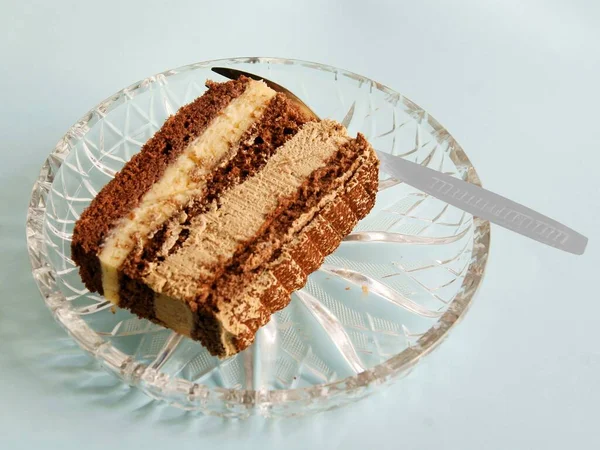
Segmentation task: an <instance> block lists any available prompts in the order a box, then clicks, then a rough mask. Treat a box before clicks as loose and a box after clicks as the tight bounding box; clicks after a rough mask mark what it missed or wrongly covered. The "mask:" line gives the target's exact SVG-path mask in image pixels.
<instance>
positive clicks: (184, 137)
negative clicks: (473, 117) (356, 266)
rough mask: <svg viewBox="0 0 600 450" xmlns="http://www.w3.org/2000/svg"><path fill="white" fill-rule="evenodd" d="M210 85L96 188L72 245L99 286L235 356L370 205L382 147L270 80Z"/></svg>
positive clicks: (88, 279)
mask: <svg viewBox="0 0 600 450" xmlns="http://www.w3.org/2000/svg"><path fill="white" fill-rule="evenodd" d="M207 87H208V90H207V92H206V93H205V94H204V95H203V96H202V97H200V98H198V99H196V100H195V101H194V102H192V103H190V104H189V105H186V106H184V107H182V108H181V109H180V110H179V111H178V112H177V114H175V115H174V116H172V117H170V118H169V119H168V120H167V121H166V123H165V124H164V125H163V127H162V128H161V129H160V130H159V131H158V132H157V133H156V134H155V135H154V136H153V137H152V138H151V139H150V140H149V141H148V142H147V143H146V144H145V145H144V146H143V148H142V150H141V152H140V153H138V154H136V155H135V156H134V157H133V158H132V159H131V160H130V161H129V162H128V163H127V164H126V165H125V166H124V167H123V169H122V170H121V171H120V172H119V173H118V174H117V176H116V177H115V178H114V179H113V180H112V181H111V182H110V183H108V184H107V185H106V186H105V187H104V188H103V189H102V190H101V191H100V193H99V194H98V195H97V196H96V197H95V198H94V200H93V201H92V203H91V204H90V206H89V207H88V208H87V209H86V210H85V211H84V212H83V214H82V215H81V218H80V219H79V220H78V221H77V223H76V225H75V229H74V233H73V241H72V249H71V251H72V258H73V260H74V261H75V263H76V264H77V265H78V266H79V271H80V275H81V278H82V280H83V282H84V284H85V285H86V287H87V288H88V289H89V290H90V291H94V292H98V293H100V294H102V295H104V297H105V298H107V299H108V300H110V301H111V302H112V303H114V304H115V305H117V306H119V307H122V308H127V309H129V310H130V311H132V312H133V313H135V314H137V315H138V316H140V317H143V318H146V319H149V320H151V321H153V322H156V323H159V324H162V325H164V326H166V327H168V328H171V329H173V330H175V331H176V332H178V333H181V334H184V335H186V336H189V337H190V338H192V339H196V340H199V341H200V342H201V343H202V344H203V345H204V346H205V347H206V348H207V349H208V350H209V351H210V353H211V354H213V355H217V356H219V357H227V356H230V355H233V354H235V353H237V352H239V351H241V350H243V349H245V348H246V347H247V346H248V345H250V344H251V343H252V341H253V340H254V335H255V334H256V331H257V330H258V328H259V327H260V326H262V325H264V324H266V323H267V321H268V320H269V317H270V316H271V314H273V313H274V312H276V311H278V310H279V309H281V308H283V307H285V306H286V305H287V304H288V303H289V301H290V295H291V293H292V292H293V291H294V290H296V289H298V288H300V287H302V286H303V285H304V284H305V283H306V279H307V276H308V275H309V274H310V273H311V272H312V271H314V270H316V269H317V268H318V267H319V265H320V264H321V263H322V261H323V258H324V257H325V256H327V255H328V254H329V253H331V252H332V251H334V250H335V249H336V248H337V246H338V245H339V244H340V242H341V240H342V239H343V237H344V236H345V235H346V234H348V233H349V232H350V231H351V230H352V228H353V227H354V226H355V225H356V223H357V221H358V220H360V219H361V218H363V217H364V216H365V215H366V214H367V213H368V212H369V210H370V209H371V208H372V206H373V204H374V202H375V193H376V191H377V179H378V160H377V157H376V156H375V152H374V151H373V149H372V148H371V146H370V145H369V144H368V142H367V141H366V140H365V138H364V137H363V136H362V135H360V134H359V135H358V136H357V137H356V139H352V138H350V137H348V135H347V133H346V130H345V129H344V127H343V126H342V125H340V124H338V123H336V122H333V121H330V120H323V121H314V120H310V119H309V118H308V117H306V116H304V115H303V113H302V112H301V111H300V110H299V109H298V108H297V107H296V106H295V105H294V104H293V103H292V101H291V100H289V99H288V98H287V97H286V96H285V95H284V94H280V93H279V94H278V93H276V92H275V91H273V90H272V89H270V88H269V87H267V85H266V84H264V83H263V82H260V81H254V80H251V79H249V78H243V77H242V78H240V79H238V80H235V81H228V82H225V83H213V82H207Z"/></svg>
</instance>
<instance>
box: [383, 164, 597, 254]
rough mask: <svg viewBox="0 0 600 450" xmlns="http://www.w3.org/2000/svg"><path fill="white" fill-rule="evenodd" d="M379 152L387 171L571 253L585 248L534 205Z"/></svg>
mask: <svg viewBox="0 0 600 450" xmlns="http://www.w3.org/2000/svg"><path fill="white" fill-rule="evenodd" d="M377 155H378V156H379V159H380V161H381V162H382V166H383V170H384V171H385V172H388V173H389V174H391V175H393V176H394V177H395V178H398V179H399V180H402V181H404V182H405V183H407V184H409V185H411V186H413V187H415V188H417V189H419V190H421V191H423V192H425V193H427V194H429V195H431V196H433V197H436V198H438V199H440V200H442V201H444V202H446V203H449V204H451V205H453V206H456V207H457V208H460V209H461V210H463V211H466V212H468V213H471V214H473V215H474V216H477V217H480V218H482V219H485V220H489V221H490V222H492V223H495V224H497V225H500V226H502V227H504V228H507V229H509V230H511V231H514V232H516V233H519V234H521V235H523V236H526V237H528V238H530V239H534V240H536V241H538V242H541V243H543V244H546V245H550V246H552V247H555V248H558V249H560V250H564V251H566V252H569V253H574V254H577V255H581V254H583V252H584V251H585V248H586V246H587V242H588V239H587V238H586V237H585V236H583V235H582V234H580V233H578V232H577V231H575V230H573V229H571V228H569V227H567V226H566V225H563V224H561V223H560V222H557V221H556V220H554V219H551V218H549V217H547V216H544V215H543V214H540V213H538V212H536V211H534V210H533V209H531V208H528V207H526V206H523V205H521V204H519V203H516V202H513V201H512V200H509V199H507V198H506V197H502V196H501V195H498V194H495V193H494V192H491V191H488V190H486V189H483V188H481V187H479V186H477V185H475V184H472V183H468V182H466V181H463V180H460V179H458V178H455V177H452V176H450V175H446V174H443V173H441V172H438V171H436V170H433V169H430V168H428V167H424V166H421V165H420V164H416V163H413V162H410V161H407V160H405V159H402V158H400V157H398V156H393V155H390V154H388V153H383V152H377Z"/></svg>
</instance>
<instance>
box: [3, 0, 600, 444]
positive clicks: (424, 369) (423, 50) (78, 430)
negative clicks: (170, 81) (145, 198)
mask: <svg viewBox="0 0 600 450" xmlns="http://www.w3.org/2000/svg"><path fill="white" fill-rule="evenodd" d="M0 36H1V38H0V57H1V63H0V93H1V97H0V98H1V101H0V146H1V150H0V151H1V152H2V153H1V156H2V158H1V162H0V175H1V177H0V180H1V181H0V183H1V184H0V205H1V206H2V210H1V214H0V216H1V220H0V232H1V235H0V236H1V242H0V248H2V249H3V250H2V251H3V253H2V254H1V256H0V448H2V449H16V448H45V449H47V448H61V449H86V450H87V449H106V448H111V449H112V448H134V447H133V446H136V447H135V448H137V447H139V448H148V449H153V448H188V447H189V448H192V447H193V448H196V449H199V448H210V447H212V446H215V445H220V446H223V447H225V448H234V447H236V448H240V446H241V448H253V449H269V448H285V449H294V448H327V449H336V448H340V449H341V448H343V449H361V448H373V447H374V446H377V447H378V448H384V449H387V448H390V449H398V448H407V449H434V448H436V449H437V448H450V449H461V450H467V449H473V450H481V449H516V450H521V449H538V448H539V449H546V450H554V449H565V448H578V449H597V448H600V430H599V424H598V419H599V417H600V414H599V413H598V408H599V405H600V388H599V387H598V383H599V382H600V347H599V345H598V343H599V342H600V326H599V325H598V316H599V315H600V299H599V298H598V297H599V295H598V292H599V291H598V279H599V278H600V274H599V273H598V271H599V269H600V253H599V251H598V242H600V233H599V232H598V228H599V226H600V188H599V184H598V181H597V180H598V178H599V176H598V172H599V167H600V156H599V153H600V145H599V140H600V136H599V131H600V127H599V126H598V117H599V115H598V104H599V101H600V87H599V80H600V3H598V2H597V1H594V0H589V1H585V0H576V1H567V0H563V1H558V0H545V1H542V0H504V1H500V0H498V1H481V0H458V1H452V2H450V1H438V2H434V1H417V0H413V1H410V2H409V1H391V0H390V1H367V0H363V1H357V0H351V1H345V2H342V1H320V2H319V1H316V0H311V1H301V0H296V1H287V0H280V1H275V0H273V1H260V0H255V1H240V2H237V1H230V2H223V3H220V2H217V1H216V0H215V1H212V2H206V1H198V0H196V1H169V2H167V1H166V0H164V1H160V2H156V1H152V0H143V1H138V0H135V1H124V0H121V1H113V0H110V1H109V0H103V1H95V2H89V1H83V0H78V1H66V0H61V1H52V2H51V1H36V2H34V1H22V2H17V1H6V0H0ZM233 56H282V57H290V58H299V59H305V60H312V61H317V62H322V63H326V64H330V65H334V66H339V67H342V68H344V69H348V70H351V71H354V72H358V73H360V74H362V75H366V76H369V77H371V78H374V79H375V80H378V81H380V82H382V83H383V84H386V85H388V86H390V87H392V88H394V89H396V90H398V91H400V92H402V93H403V94H405V95H406V96H408V97H409V98H411V99H412V100H414V101H415V102H416V103H418V104H419V105H420V106H422V107H424V108H425V109H426V110H428V111H429V112H430V113H431V114H432V115H433V116H434V117H436V118H437V119H438V120H439V121H440V122H441V123H442V124H444V125H445V126H446V127H447V128H448V129H449V130H450V132H451V133H452V134H453V135H454V136H455V137H456V138H457V140H458V141H459V142H460V143H461V144H462V146H463V147H464V149H465V150H466V152H467V154H468V155H469V157H470V158H471V160H472V162H473V163H474V165H475V167H476V168H477V170H478V172H479V174H480V176H481V179H482V181H483V183H484V185H485V186H486V187H487V188H489V189H492V190H495V191H497V192H499V193H502V194H504V195H506V196H508V197H510V198H512V199H514V200H516V201H519V202H522V203H524V204H527V205H530V206H532V207H534V208H535V209H537V210H539V211H541V212H543V213H545V214H547V215H549V216H551V217H554V218H556V219H558V220H559V221H563V222H565V223H566V224H567V225H570V226H572V227H574V228H576V229H577V230H579V231H581V232H582V233H583V234H586V235H587V236H588V237H590V245H589V247H588V251H587V253H586V254H585V255H584V256H582V257H576V256H572V255H567V254H562V253H560V252H558V251H557V250H554V249H551V248H546V247H543V246H541V245H538V244H536V243H533V242H530V241H527V240H525V239H524V238H521V237H519V236H516V235H513V234H511V233H509V232H507V231H504V230H501V229H498V228H497V227H493V231H492V251H491V257H490V262H489V265H488V269H487V275H486V279H485V281H484V285H483V287H482V289H481V290H480V293H479V296H478V298H477V300H476V301H475V303H474V305H473V307H472V309H471V311H470V312H469V314H468V315H467V317H466V318H465V320H464V321H463V322H462V324H461V325H460V326H459V327H458V328H457V329H456V330H455V331H454V332H453V333H452V335H451V337H450V338H449V339H448V340H447V341H446V342H445V343H444V344H443V345H442V346H441V347H440V349H439V350H437V351H436V352H435V353H434V354H433V355H432V356H431V357H428V358H427V359H426V360H425V361H424V362H423V364H421V365H420V366H419V367H418V369H417V370H416V371H415V372H413V373H412V374H411V375H410V376H409V377H408V378H406V379H404V380H402V381H401V382H400V383H398V384H397V385H395V386H394V387H392V388H390V389H388V390H386V391H385V392H383V393H381V394H379V395H376V396H374V397H372V398H370V399H368V400H366V401H362V402H361V403H358V404H356V405H353V406H350V407H347V408H344V409H342V410H337V411H333V412H328V413H325V414H320V415H316V416H311V417H308V418H300V419H289V420H277V421H265V420H262V419H252V420H249V421H226V420H222V419H215V418H207V417H197V416H193V415H189V414H180V413H179V412H177V411H175V410H173V409H171V408H169V407H166V406H164V405H160V404H156V403H154V402H151V403H149V402H148V400H147V399H146V397H144V396H143V395H142V394H140V393H139V392H137V391H135V390H131V389H129V388H127V387H125V386H123V385H121V384H119V383H117V382H115V381H112V379H111V378H110V377H108V376H107V375H104V373H103V372H102V371H100V370H99V369H97V368H96V367H95V366H94V364H92V363H91V362H90V360H89V359H88V358H87V357H86V356H84V355H83V354H82V353H81V352H80V351H79V350H78V349H77V348H75V347H74V346H73V345H72V344H70V341H69V339H68V338H67V337H66V335H65V333H64V332H63V331H62V330H61V329H60V328H59V327H58V325H56V324H55V323H54V322H53V321H52V319H51V317H50V314H49V312H48V311H47V310H46V309H45V307H44V306H43V303H42V301H41V299H40V297H39V295H38V293H37V291H36V288H35V286H34V284H33V281H32V280H31V275H30V272H29V263H28V261H27V256H26V251H25V239H24V235H25V230H24V222H25V212H26V206H27V201H28V196H29V192H30V189H31V185H32V183H33V181H34V179H35V177H36V176H37V172H38V170H39V166H40V165H41V164H42V162H43V160H44V158H45V156H46V155H47V154H48V153H49V151H50V150H51V148H52V147H53V146H54V144H55V143H56V141H58V139H59V138H60V137H61V135H62V134H63V133H64V132H65V131H66V130H67V129H68V128H69V127H70V126H71V125H72V124H73V123H74V122H75V121H76V120H77V119H79V117H81V116H82V115H83V114H84V113H85V112H86V111H87V110H89V109H90V108H91V107H92V106H94V105H95V104H97V103H98V102H99V101H101V100H102V99H104V98H105V97H107V96H109V95H111V94H112V93H113V92H115V91H117V90H119V89H120V88H122V87H123V86H126V85H129V84H130V83H132V82H134V81H137V80H139V79H141V78H144V77H146V76H148V75H151V74H154V73H157V72H160V71H164V70H167V69H169V68H173V67H177V66H180V65H184V64H188V63H192V62H196V61H202V60H208V59H213V58H222V57H233Z"/></svg>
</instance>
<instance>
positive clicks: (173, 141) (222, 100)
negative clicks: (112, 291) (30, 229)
mask: <svg viewBox="0 0 600 450" xmlns="http://www.w3.org/2000/svg"><path fill="white" fill-rule="evenodd" d="M248 82H249V79H248V78H240V79H239V80H236V81H229V82H226V83H213V82H210V81H208V82H207V84H206V85H207V87H208V91H207V92H206V93H205V94H204V95H203V96H202V97H199V98H198V99H196V100H195V101H194V102H192V103H190V104H189V105H187V106H184V107H183V108H181V109H180V110H179V112H178V113H177V115H176V116H172V117H170V118H169V119H167V121H166V123H165V124H164V125H163V126H162V128H161V129H160V130H159V131H158V132H157V133H156V134H155V135H154V136H153V137H152V138H151V139H150V140H149V141H148V142H147V143H146V144H145V145H144V146H143V148H142V150H141V152H140V153H138V154H136V155H134V156H133V158H132V159H131V160H130V161H129V162H128V163H127V164H126V165H125V167H123V169H122V170H121V171H120V172H119V173H117V175H116V176H115V178H114V179H113V180H111V181H110V182H109V183H108V184H107V185H106V186H105V187H104V188H103V189H102V190H101V191H100V192H99V193H98V195H97V196H96V197H95V198H94V199H93V200H92V203H91V204H90V206H89V207H88V208H87V209H86V210H85V211H84V212H83V214H82V215H81V217H80V219H79V220H78V221H77V223H76V225H75V229H74V231H73V240H72V243H71V256H72V258H73V260H74V261H75V263H76V264H77V265H78V266H79V272H80V275H81V278H82V281H83V282H84V284H85V285H86V287H87V288H88V289H89V290H90V291H95V292H99V293H101V294H102V293H103V289H102V279H101V277H102V275H101V270H100V262H99V260H98V252H99V249H100V246H101V245H102V243H103V240H104V238H105V236H106V234H107V233H108V231H109V230H110V229H111V228H112V227H113V226H114V225H115V223H116V222H117V221H118V220H119V219H121V218H122V217H123V216H125V215H127V214H129V213H130V212H131V210H132V209H133V208H135V207H136V206H137V205H138V203H139V201H140V199H141V198H142V197H143V195H144V194H146V193H147V192H148V190H149V189H150V188H151V187H152V186H153V184H154V183H156V181H157V180H158V179H159V178H160V177H161V176H162V175H163V174H164V172H165V170H166V168H167V167H168V166H169V165H170V164H171V163H172V162H173V161H175V160H176V159H177V157H178V156H179V155H180V154H181V152H182V151H183V149H184V148H185V146H186V145H187V142H188V141H189V140H190V139H193V138H195V137H196V136H199V135H200V134H201V133H202V132H203V131H204V130H205V129H206V127H207V126H208V124H209V123H210V122H211V121H212V120H213V119H214V118H215V117H216V116H217V115H218V114H219V113H220V112H221V111H222V110H223V109H224V108H225V107H226V106H227V105H228V104H229V103H230V102H231V101H232V100H233V99H235V98H237V97H239V96H240V95H241V94H243V92H244V91H245V90H246V87H247V85H248Z"/></svg>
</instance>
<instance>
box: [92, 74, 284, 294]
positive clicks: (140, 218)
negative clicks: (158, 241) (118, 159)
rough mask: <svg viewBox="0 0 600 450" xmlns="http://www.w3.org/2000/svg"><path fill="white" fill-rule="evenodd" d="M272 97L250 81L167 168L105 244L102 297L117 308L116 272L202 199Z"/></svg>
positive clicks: (101, 252) (262, 85)
mask: <svg viewBox="0 0 600 450" xmlns="http://www.w3.org/2000/svg"><path fill="white" fill-rule="evenodd" d="M275 94H276V93H275V91H273V90H272V89H270V88H269V87H267V85H266V84H264V83H263V82H262V81H251V82H250V83H249V84H248V86H247V87H246V90H245V91H244V93H243V94H242V95H240V96H239V97H238V98H236V99H234V100H232V101H231V103H230V104H229V105H227V107H225V109H224V110H223V111H222V112H221V113H220V114H219V115H218V116H217V117H216V118H215V119H213V121H212V122H211V123H210V125H209V126H208V127H207V129H206V130H205V131H204V133H202V134H201V135H200V136H199V137H198V138H197V139H195V140H194V141H193V142H191V143H190V144H189V145H188V147H187V148H186V149H185V150H184V151H183V153H182V154H181V155H180V156H179V157H178V158H177V160H176V161H175V162H174V163H173V164H171V165H170V166H169V167H168V168H167V169H166V171H165V173H164V174H163V176H162V177H161V179H160V180H159V181H158V182H157V183H155V184H154V185H153V186H152V188H151V189H150V190H149V191H148V192H147V193H146V194H145V195H144V196H143V197H142V200H141V202H140V204H139V205H138V206H137V207H136V208H135V209H134V210H133V211H132V212H131V213H130V214H129V215H128V216H127V217H124V218H122V219H121V220H120V222H119V223H118V224H117V226H116V227H114V228H113V230H112V231H111V233H110V234H109V236H108V237H107V238H106V239H105V241H104V243H103V245H102V249H101V251H100V254H99V255H98V258H99V259H100V264H101V268H102V287H103V289H104V296H105V297H106V298H107V299H108V300H110V301H111V302H113V303H115V304H118V303H119V277H118V269H119V267H120V266H121V264H122V263H123V262H124V261H125V259H126V258H127V256H128V255H129V253H130V252H131V251H132V250H133V249H134V248H135V247H136V246H138V245H139V246H143V244H144V243H145V241H146V240H147V238H148V237H149V235H150V234H151V233H152V232H153V231H154V230H156V229H157V228H158V227H160V226H161V225H162V224H163V223H165V222H166V221H167V220H168V219H169V218H170V217H172V216H173V215H174V214H175V213H176V212H177V211H178V210H180V209H181V208H182V207H183V206H184V205H186V204H187V203H188V202H189V201H190V200H191V199H192V198H196V197H198V196H201V195H202V192H203V189H204V187H205V185H206V183H205V178H206V176H207V175H208V174H209V173H210V172H212V170H214V169H215V167H217V166H218V165H220V164H222V163H224V162H227V161H229V159H231V158H232V157H233V156H234V155H233V154H231V153H232V152H231V150H232V148H234V147H235V144H236V143H237V142H238V141H239V140H240V138H241V137H242V136H243V134H244V133H245V132H246V131H247V130H248V129H249V128H250V127H251V126H252V124H253V123H254V122H256V121H257V120H258V119H259V118H260V117H261V116H262V114H263V113H264V110H265V109H266V107H267V105H268V103H269V100H271V99H272V98H273V97H274V96H275Z"/></svg>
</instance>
